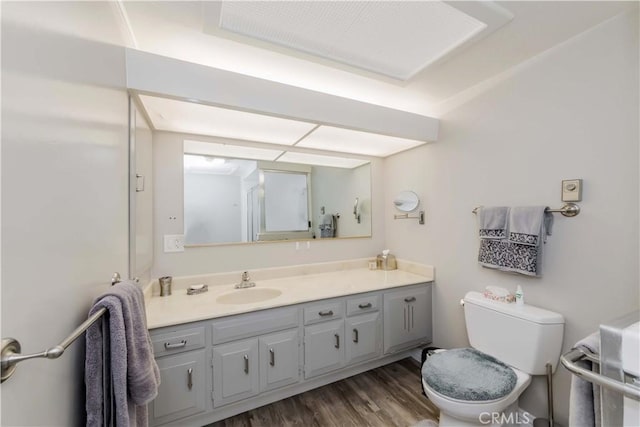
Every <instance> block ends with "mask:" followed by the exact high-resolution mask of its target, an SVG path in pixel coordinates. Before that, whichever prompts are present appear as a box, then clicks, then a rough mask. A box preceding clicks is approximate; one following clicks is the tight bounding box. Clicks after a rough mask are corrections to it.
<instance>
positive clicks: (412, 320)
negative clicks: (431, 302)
mask: <svg viewBox="0 0 640 427" xmlns="http://www.w3.org/2000/svg"><path fill="white" fill-rule="evenodd" d="M413 322H414V319H413V306H411V326H409V327H410V328H411V329H413V324H414V323H413Z"/></svg>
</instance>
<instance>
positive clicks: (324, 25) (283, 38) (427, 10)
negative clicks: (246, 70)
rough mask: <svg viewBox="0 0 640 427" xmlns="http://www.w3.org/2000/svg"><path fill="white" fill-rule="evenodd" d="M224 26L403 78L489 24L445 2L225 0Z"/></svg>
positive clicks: (240, 32)
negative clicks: (248, 0) (246, 0)
mask: <svg viewBox="0 0 640 427" xmlns="http://www.w3.org/2000/svg"><path fill="white" fill-rule="evenodd" d="M219 25H220V27H221V28H222V29H225V30H228V31H231V32H234V33H237V34H241V35H243V36H248V37H252V38H256V39H259V40H263V41H267V42H270V43H274V44H278V45H281V46H284V47H287V48H292V49H296V50H299V51H303V52H306V53H310V54H312V55H316V56H319V57H323V58H328V59H330V60H333V61H338V62H342V63H345V64H348V65H351V66H354V67H357V68H361V69H365V70H368V71H373V72H375V73H379V74H383V75H386V76H390V77H394V78H396V79H401V80H407V79H409V78H410V77H412V76H413V75H415V74H416V73H417V72H419V71H420V70H422V69H423V68H425V67H426V66H427V65H429V64H431V63H433V62H434V61H436V60H438V59H439V58H441V57H443V56H444V55H446V54H447V53H449V52H450V51H452V50H453V49H455V48H456V47H458V46H460V45H462V44H463V43H465V41H467V40H469V39H471V38H472V37H474V36H475V35H476V34H478V33H479V32H481V31H482V30H483V29H484V28H486V27H487V25H486V24H485V23H483V22H481V21H479V20H478V19H476V18H474V17H472V16H469V15H467V14H465V13H464V12H462V11H460V10H458V9H457V8H455V7H452V6H449V5H447V4H445V3H443V2H440V1H408V2H404V1H339V2H335V1H273V2H272V1H250V2H245V1H224V2H222V6H221V9H220V24H219Z"/></svg>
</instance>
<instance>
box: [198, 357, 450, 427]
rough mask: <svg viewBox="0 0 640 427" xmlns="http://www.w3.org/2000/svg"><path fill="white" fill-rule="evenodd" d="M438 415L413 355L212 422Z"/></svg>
mask: <svg viewBox="0 0 640 427" xmlns="http://www.w3.org/2000/svg"><path fill="white" fill-rule="evenodd" d="M437 418H438V409H437V408H436V407H435V406H434V405H433V404H432V403H431V402H430V401H429V400H428V399H427V398H426V397H425V396H423V395H422V389H421V386H420V367H419V364H418V363H417V362H415V361H414V360H413V359H410V358H409V359H404V360H400V361H398V362H395V363H392V364H390V365H386V366H382V367H380V368H377V369H374V370H371V371H368V372H364V373H362V374H359V375H355V376H353V377H351V378H347V379H345V380H342V381H338V382H335V383H333V384H329V385H326V386H324V387H320V388H317V389H315V390H310V391H308V392H306V393H302V394H299V395H296V396H292V397H290V398H288V399H284V400H281V401H278V402H274V403H272V404H270V405H266V406H263V407H260V408H257V409H254V410H251V411H248V412H245V413H242V414H239V415H236V416H234V417H231V418H227V419H225V420H222V421H218V422H216V423H214V424H210V425H209V427H239V426H243V427H244V426H251V427H270V426H278V427H280V426H317V427H329V426H336V427H346V426H380V427H391V426H401V427H408V426H412V425H414V424H416V423H418V422H419V421H421V420H425V419H430V420H434V421H436V422H437Z"/></svg>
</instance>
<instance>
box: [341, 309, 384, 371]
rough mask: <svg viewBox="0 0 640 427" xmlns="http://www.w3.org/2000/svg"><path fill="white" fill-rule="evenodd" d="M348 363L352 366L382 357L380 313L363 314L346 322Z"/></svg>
mask: <svg viewBox="0 0 640 427" xmlns="http://www.w3.org/2000/svg"><path fill="white" fill-rule="evenodd" d="M344 329H345V341H346V342H345V356H346V363H347V364H352V363H357V362H361V361H363V360H368V359H373V358H375V357H378V356H380V353H381V351H382V334H381V331H380V313H369V314H361V315H359V316H355V317H349V318H347V320H346V321H345V328H344Z"/></svg>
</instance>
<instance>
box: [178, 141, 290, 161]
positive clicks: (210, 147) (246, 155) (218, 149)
mask: <svg viewBox="0 0 640 427" xmlns="http://www.w3.org/2000/svg"><path fill="white" fill-rule="evenodd" d="M184 152H185V153H187V154H201V155H205V156H221V157H231V158H240V159H251V160H270V161H273V160H275V159H276V158H277V157H278V156H280V155H281V154H282V151H281V150H269V149H266V148H254V147H245V146H242V145H227V144H219V143H217V142H203V141H191V140H185V141H184Z"/></svg>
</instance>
